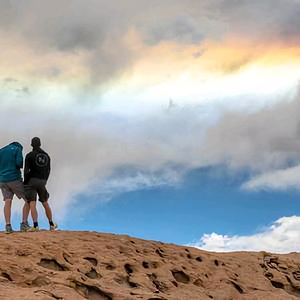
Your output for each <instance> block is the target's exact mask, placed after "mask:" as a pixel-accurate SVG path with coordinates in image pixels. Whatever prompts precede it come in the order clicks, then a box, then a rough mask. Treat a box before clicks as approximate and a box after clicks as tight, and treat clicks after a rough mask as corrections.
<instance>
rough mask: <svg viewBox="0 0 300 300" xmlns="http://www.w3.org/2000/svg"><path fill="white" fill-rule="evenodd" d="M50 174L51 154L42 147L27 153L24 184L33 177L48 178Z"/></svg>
mask: <svg viewBox="0 0 300 300" xmlns="http://www.w3.org/2000/svg"><path fill="white" fill-rule="evenodd" d="M49 175H50V156H49V155H48V154H47V153H46V152H45V151H44V150H42V149H41V148H36V149H33V150H32V151H31V152H29V153H28V154H27V155H26V158H25V169H24V184H27V183H28V182H29V180H30V179H31V178H38V179H43V180H48V178H49Z"/></svg>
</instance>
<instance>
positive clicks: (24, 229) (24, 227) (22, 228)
mask: <svg viewBox="0 0 300 300" xmlns="http://www.w3.org/2000/svg"><path fill="white" fill-rule="evenodd" d="M30 228H31V227H30V226H29V224H28V222H25V223H23V222H22V223H21V225H20V231H21V232H27V231H28V230H29V229H30Z"/></svg>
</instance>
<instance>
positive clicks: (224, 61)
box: [0, 30, 300, 93]
mask: <svg viewBox="0 0 300 300" xmlns="http://www.w3.org/2000/svg"><path fill="white" fill-rule="evenodd" d="M1 36H2V38H0V39H1V40H0V44H1V45H5V46H4V47H2V53H1V58H2V59H1V61H0V76H1V77H2V78H3V79H5V78H15V79H18V80H23V81H24V83H26V84H27V85H33V86H34V85H38V86H43V85H46V86H49V85H53V86H70V87H72V86H74V87H78V88H79V87H80V86H87V85H88V84H89V83H90V82H91V76H92V75H91V70H90V69H89V68H90V66H89V65H88V64H87V63H86V62H87V61H88V59H89V55H90V53H89V52H88V51H87V50H86V51H80V52H78V53H70V52H59V51H57V50H55V49H49V50H48V51H44V50H42V49H40V50H39V47H38V45H33V44H29V43H28V41H26V40H24V39H22V38H20V37H19V38H17V37H12V38H7V37H5V38H4V36H5V35H1ZM123 42H124V44H125V45H126V47H127V48H128V49H129V51H130V53H131V54H132V62H131V65H130V66H129V67H128V68H127V69H124V70H122V72H120V76H115V78H112V79H110V78H108V80H113V85H114V84H116V85H121V86H123V88H125V89H126V88H128V89H130V90H133V91H134V90H139V89H143V88H145V87H151V86H157V85H161V84H166V86H168V88H167V89H171V88H172V85H174V89H175V90H176V89H177V88H178V86H177V85H178V82H179V81H180V82H181V83H182V84H183V82H185V83H184V84H183V87H182V91H181V92H180V93H184V89H188V90H193V89H194V90H197V89H198V86H199V83H201V85H202V86H203V85H205V83H207V82H209V83H208V85H213V84H215V83H216V84H219V85H222V86H224V89H225V90H226V88H225V85H227V84H232V85H235V84H238V85H244V83H243V82H244V81H249V80H254V81H255V80H257V81H258V82H260V85H261V86H263V85H264V84H268V82H269V83H271V84H272V83H273V84H277V82H280V81H281V78H282V77H283V78H284V80H285V81H287V80H290V81H293V82H294V81H295V80H296V79H297V78H300V71H298V69H299V66H300V47H299V48H298V47H293V48H291V47H287V46H285V45H284V44H280V43H279V42H277V43H274V42H273V43H265V44H264V43H261V44H258V45H254V44H253V43H252V42H251V41H247V40H245V39H238V38H227V39H224V40H221V41H218V42H217V41H212V40H206V41H203V42H202V43H201V44H200V45H183V44H179V43H175V42H161V43H159V44H158V45H156V46H148V45H146V44H144V43H143V41H142V39H141V37H140V36H139V34H138V32H136V31H134V30H131V31H130V32H128V33H127V35H126V36H125V37H124V40H123ZM119 55H122V53H120V54H119ZM99 59H100V58H99ZM268 70H269V71H268ZM55 72H57V74H56V73H55ZM245 72H246V73H247V74H246V73H245ZM274 72H278V74H273V73H274ZM245 74H246V75H245ZM249 74H251V75H249ZM233 78H234V81H232V80H233ZM178 80H179V81H178ZM230 80H231V81H232V83H229V82H230ZM268 80H269V81H268ZM234 82H236V83H234ZM93 84H95V85H96V86H97V85H99V86H100V85H101V84H103V82H93ZM286 85H287V83H286ZM210 88H211V89H213V87H210ZM236 88H237V89H238V88H239V86H237V87H236ZM204 89H205V88H204ZM229 89H231V88H229Z"/></svg>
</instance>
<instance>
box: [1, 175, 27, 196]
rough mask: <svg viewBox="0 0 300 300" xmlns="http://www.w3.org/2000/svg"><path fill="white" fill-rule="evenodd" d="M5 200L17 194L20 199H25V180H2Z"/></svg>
mask: <svg viewBox="0 0 300 300" xmlns="http://www.w3.org/2000/svg"><path fill="white" fill-rule="evenodd" d="M0 189H1V191H2V195H3V198H4V199H3V200H4V201H5V200H7V199H12V198H13V197H14V195H16V196H17V197H18V198H19V199H25V191H24V185H23V182H22V181H20V180H15V181H11V182H0Z"/></svg>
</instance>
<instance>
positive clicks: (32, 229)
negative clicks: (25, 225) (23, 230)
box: [27, 227, 40, 232]
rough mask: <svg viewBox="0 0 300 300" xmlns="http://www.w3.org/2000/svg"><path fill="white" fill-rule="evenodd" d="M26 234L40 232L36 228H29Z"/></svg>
mask: <svg viewBox="0 0 300 300" xmlns="http://www.w3.org/2000/svg"><path fill="white" fill-rule="evenodd" d="M27 231H28V232H37V231H40V230H39V228H38V227H31V228H30V229H29V230H27Z"/></svg>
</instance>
